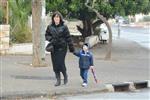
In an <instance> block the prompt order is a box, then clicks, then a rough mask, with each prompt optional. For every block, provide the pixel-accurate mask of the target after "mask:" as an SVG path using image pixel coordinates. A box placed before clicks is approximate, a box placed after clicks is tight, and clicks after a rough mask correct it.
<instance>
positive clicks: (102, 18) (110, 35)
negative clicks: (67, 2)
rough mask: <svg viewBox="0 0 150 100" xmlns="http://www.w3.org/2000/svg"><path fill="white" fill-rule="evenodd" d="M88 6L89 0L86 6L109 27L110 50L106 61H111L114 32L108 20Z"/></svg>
mask: <svg viewBox="0 0 150 100" xmlns="http://www.w3.org/2000/svg"><path fill="white" fill-rule="evenodd" d="M87 4H88V0H87V2H86V3H85V6H87V7H88V8H89V9H91V10H93V11H94V12H95V13H96V15H97V16H98V18H99V19H101V20H102V21H103V22H104V23H105V24H106V26H107V28H108V31H109V42H108V50H107V54H106V56H105V59H111V46H112V31H111V27H110V25H109V23H108V21H107V20H106V18H104V17H103V16H102V15H101V14H100V13H99V12H98V11H97V10H96V9H94V8H92V7H90V6H88V5H87Z"/></svg>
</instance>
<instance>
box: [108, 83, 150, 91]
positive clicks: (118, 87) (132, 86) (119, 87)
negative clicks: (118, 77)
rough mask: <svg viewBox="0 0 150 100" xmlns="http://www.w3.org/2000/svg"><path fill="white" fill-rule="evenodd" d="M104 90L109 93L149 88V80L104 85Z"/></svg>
mask: <svg viewBox="0 0 150 100" xmlns="http://www.w3.org/2000/svg"><path fill="white" fill-rule="evenodd" d="M106 88H107V89H108V91H109V92H121V91H134V90H136V89H143V88H150V80H145V81H135V82H123V83H114V84H106Z"/></svg>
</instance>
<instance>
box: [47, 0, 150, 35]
mask: <svg viewBox="0 0 150 100" xmlns="http://www.w3.org/2000/svg"><path fill="white" fill-rule="evenodd" d="M93 1H94V0H89V3H88V5H89V6H92V5H93ZM85 2H86V0H46V11H47V13H48V12H53V11H55V10H59V11H60V12H61V13H62V14H63V15H69V16H70V17H72V18H77V19H79V20H81V21H82V23H83V28H81V27H80V26H77V27H78V30H79V31H80V32H81V33H82V36H83V37H87V36H90V35H92V34H94V33H92V32H94V30H95V28H96V27H97V26H99V25H100V24H101V23H103V22H102V21H101V20H96V19H97V16H96V14H95V13H94V12H93V11H91V10H90V9H88V8H87V7H86V6H85ZM94 9H96V10H97V11H98V12H100V14H101V15H103V16H104V17H105V18H106V19H107V20H108V19H109V18H114V17H115V15H120V16H127V15H135V14H137V13H144V14H147V13H149V12H150V0H95V2H94ZM92 30H93V31H92Z"/></svg>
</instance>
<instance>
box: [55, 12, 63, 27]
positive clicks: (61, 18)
mask: <svg viewBox="0 0 150 100" xmlns="http://www.w3.org/2000/svg"><path fill="white" fill-rule="evenodd" d="M56 15H58V16H59V18H60V23H59V24H60V25H63V24H64V21H63V16H62V14H61V13H60V12H59V11H56V12H54V13H53V15H52V25H55V22H54V17H55V16H56Z"/></svg>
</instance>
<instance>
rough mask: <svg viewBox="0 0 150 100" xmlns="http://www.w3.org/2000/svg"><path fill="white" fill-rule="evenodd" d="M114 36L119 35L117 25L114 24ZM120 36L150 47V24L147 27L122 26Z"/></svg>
mask: <svg viewBox="0 0 150 100" xmlns="http://www.w3.org/2000/svg"><path fill="white" fill-rule="evenodd" d="M112 31H113V37H118V27H117V25H112ZM120 38H125V39H129V40H132V41H135V42H137V43H139V44H140V45H141V46H143V47H146V48H149V49H150V26H147V27H128V26H121V27H120Z"/></svg>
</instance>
